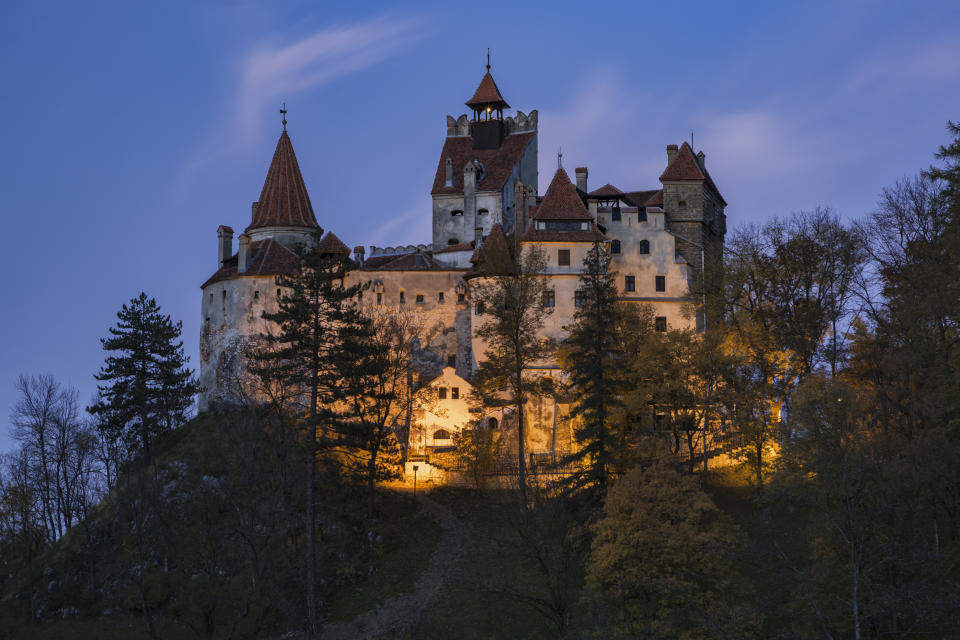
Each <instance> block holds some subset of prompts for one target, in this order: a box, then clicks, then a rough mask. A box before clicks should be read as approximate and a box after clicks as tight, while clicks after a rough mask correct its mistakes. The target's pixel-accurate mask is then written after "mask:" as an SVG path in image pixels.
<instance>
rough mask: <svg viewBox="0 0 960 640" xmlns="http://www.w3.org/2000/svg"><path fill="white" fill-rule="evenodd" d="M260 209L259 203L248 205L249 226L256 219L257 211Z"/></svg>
mask: <svg viewBox="0 0 960 640" xmlns="http://www.w3.org/2000/svg"><path fill="white" fill-rule="evenodd" d="M259 208H260V203H259V202H254V203H252V204H251V205H250V222H251V224H252V223H253V222H254V221H255V220H256V219H257V210H258V209H259Z"/></svg>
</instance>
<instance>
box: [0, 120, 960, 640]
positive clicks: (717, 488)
mask: <svg viewBox="0 0 960 640" xmlns="http://www.w3.org/2000/svg"><path fill="white" fill-rule="evenodd" d="M950 130H951V133H952V134H953V135H954V136H955V139H954V141H953V142H952V143H951V144H950V145H948V146H945V147H943V148H941V150H940V152H939V154H938V164H936V165H934V166H933V167H931V168H930V169H928V170H927V171H924V172H922V173H921V174H920V175H919V176H917V177H915V178H908V179H904V180H903V181H901V182H900V183H898V184H897V185H895V186H894V187H891V188H889V189H887V190H885V191H884V193H883V194H882V198H881V202H880V204H879V206H878V209H877V211H875V212H874V213H872V214H871V215H869V216H867V217H865V218H864V219H862V220H859V221H855V222H850V223H845V222H842V221H841V220H840V219H839V218H838V217H837V216H836V215H834V214H832V213H831V212H830V211H829V210H823V209H820V210H817V211H814V212H807V213H798V214H794V215H792V216H791V217H789V218H787V219H785V220H772V221H770V222H769V223H767V224H765V225H763V226H760V227H747V228H744V229H740V230H738V231H737V232H735V233H733V234H731V237H730V238H729V239H728V243H727V251H726V254H725V255H724V256H722V257H721V256H713V257H711V256H706V258H707V259H708V261H709V260H710V259H713V260H715V261H716V265H717V266H719V265H720V260H721V259H722V266H723V269H716V270H713V271H712V272H711V273H712V274H713V277H705V278H704V279H703V282H702V283H700V285H699V286H698V290H697V291H695V292H694V293H695V297H696V298H697V299H698V300H702V301H703V302H702V310H704V311H706V318H707V326H706V330H705V331H704V332H703V333H701V334H697V335H694V334H692V333H691V332H683V331H668V332H660V331H656V330H655V328H654V327H653V326H651V323H650V322H649V320H650V318H649V317H647V315H649V314H645V313H644V312H643V311H639V312H638V311H637V310H636V309H635V308H634V309H630V308H627V307H624V306H623V305H622V304H621V303H619V302H618V301H617V295H616V289H615V287H614V286H613V282H614V280H613V278H614V274H611V273H610V272H609V269H608V268H607V266H608V265H607V262H606V257H605V256H606V254H605V252H604V251H603V250H602V248H601V247H600V246H596V247H594V250H593V251H592V252H591V254H590V256H589V258H588V259H587V261H586V263H585V265H584V266H585V269H584V274H583V275H582V277H581V287H580V296H579V299H580V301H581V304H580V306H579V307H578V312H577V314H576V317H575V322H574V323H573V325H572V326H571V327H569V329H570V331H569V338H568V339H567V340H565V341H564V342H563V343H562V344H559V345H556V344H551V343H550V342H549V341H543V340H541V339H539V337H538V328H539V326H540V324H541V323H542V320H543V318H544V316H545V314H547V313H548V312H547V311H545V310H544V305H545V302H544V296H543V295H542V293H543V290H544V287H543V280H542V257H540V256H538V255H537V254H536V252H535V251H534V252H530V253H528V254H525V255H519V256H518V255H512V254H509V252H508V251H507V250H506V249H504V252H503V255H501V256H498V257H496V258H497V259H496V260H493V259H492V258H491V259H489V260H488V261H487V262H486V263H485V264H484V267H483V268H484V269H485V271H484V272H483V273H482V274H481V275H482V277H483V280H481V281H479V282H478V284H477V285H476V286H475V287H474V288H473V290H472V295H474V296H475V298H476V302H477V304H480V303H482V306H483V308H484V309H485V311H484V313H483V317H484V318H485V320H484V324H483V327H482V333H483V335H484V337H485V338H486V340H487V343H488V345H489V350H488V351H487V353H486V354H485V360H484V362H483V364H482V365H481V368H480V371H479V373H478V376H477V380H476V382H477V386H478V389H479V393H480V394H481V395H482V396H483V397H484V400H485V401H486V402H489V403H495V404H496V403H499V404H500V405H501V406H503V407H505V415H507V413H506V411H507V410H509V409H510V408H511V407H512V408H513V411H514V416H515V417H514V422H513V428H514V429H516V430H517V431H522V429H523V428H524V424H523V421H522V415H523V413H522V411H521V408H522V407H523V406H524V404H525V403H526V402H527V401H528V400H529V399H530V398H531V397H533V396H536V395H537V394H544V393H547V394H558V395H562V396H563V397H564V398H568V399H569V403H570V404H571V405H572V406H573V408H574V409H573V415H574V417H575V428H574V432H573V435H574V440H575V444H576V446H575V447H573V448H572V449H571V452H570V453H569V455H567V456H566V457H565V458H564V459H562V460H560V461H559V466H560V468H562V469H563V470H564V471H565V472H564V473H551V474H546V475H545V474H543V473H541V470H540V469H537V468H534V467H529V468H528V467H526V466H525V452H524V448H523V440H522V439H519V440H518V442H517V451H516V452H514V451H512V450H511V451H498V450H497V449H496V447H497V439H496V438H493V437H485V436H483V433H484V432H482V431H481V430H469V431H467V435H465V436H462V437H460V438H458V440H457V442H458V445H459V447H460V450H459V451H457V452H456V456H454V457H457V458H458V459H460V460H462V461H463V465H464V468H465V469H467V470H468V471H469V473H468V474H467V475H466V477H467V478H469V479H471V480H472V481H473V484H474V485H475V487H474V488H472V489H468V488H451V487H445V488H437V489H434V490H431V491H429V492H427V493H426V494H424V493H423V492H421V494H420V495H418V496H416V497H415V496H413V494H412V493H411V492H408V491H407V490H406V489H405V488H404V487H401V486H400V485H395V486H393V488H391V485H389V484H388V483H386V482H385V480H389V479H390V478H391V477H396V476H397V474H398V463H399V461H400V460H402V456H403V447H402V446H400V444H399V443H402V442H405V441H406V438H405V435H406V434H405V432H404V431H403V415H404V407H407V406H410V402H411V401H412V398H413V397H414V395H415V394H416V393H417V385H416V384H415V382H414V381H413V379H412V375H411V373H410V371H409V369H408V368H407V365H406V364H405V363H407V362H409V360H410V357H411V349H412V348H413V347H412V346H411V345H413V344H414V343H415V341H414V339H413V338H414V333H415V332H416V328H415V327H412V326H410V325H407V324H404V323H403V321H402V320H403V319H402V318H399V317H397V318H392V319H391V318H381V319H379V320H378V319H377V318H369V317H365V316H364V315H363V314H360V313H358V312H357V310H356V305H354V304H353V302H352V300H353V297H354V296H355V295H357V294H358V293H359V292H358V291H355V290H352V289H344V288H343V287H340V286H338V285H337V283H336V281H337V280H338V278H340V277H341V276H342V273H343V264H339V263H336V262H335V261H331V258H330V256H309V255H308V256H305V257H304V264H303V266H302V268H301V274H300V275H299V276H298V277H296V278H289V279H282V280H281V281H280V282H278V285H281V286H282V287H283V288H284V289H285V290H286V291H288V292H289V293H288V294H286V295H284V296H283V297H282V298H281V305H280V310H279V312H278V313H277V314H275V315H273V316H272V317H270V318H268V319H269V320H272V321H274V322H276V324H277V326H278V327H279V331H278V333H277V334H275V335H274V337H273V338H270V339H267V338H265V339H264V341H263V342H262V344H260V345H257V346H255V347H253V348H252V349H251V352H250V353H249V354H248V355H249V357H250V359H251V362H252V363H253V365H252V367H251V370H252V372H253V373H254V374H256V377H257V379H258V380H259V382H260V383H261V385H262V388H261V389H260V392H259V393H260V396H261V397H266V398H268V401H266V402H262V403H260V404H259V405H258V408H256V409H247V410H244V411H237V412H235V413H228V414H219V415H214V414H206V415H202V416H200V417H197V418H195V419H193V420H190V421H186V417H187V416H186V412H187V408H188V406H189V399H190V398H191V397H192V396H193V394H194V393H195V392H196V386H195V384H194V383H193V381H192V377H191V375H190V373H189V371H188V370H187V369H186V368H185V359H184V358H183V353H182V346H181V345H180V344H179V343H178V342H177V340H178V338H179V325H175V324H173V323H172V322H171V321H170V319H169V318H168V317H164V316H162V314H160V312H159V308H158V307H157V306H156V303H155V302H154V301H152V300H149V299H147V298H146V296H140V297H139V298H136V299H134V300H133V301H131V304H130V305H129V306H124V308H123V310H122V311H121V312H120V314H118V319H119V322H118V325H117V326H116V327H115V328H114V329H111V337H110V338H109V339H107V340H105V341H104V348H105V349H106V350H107V352H108V354H109V355H108V358H107V360H106V363H105V366H104V367H103V369H101V371H100V373H99V374H98V376H97V379H98V380H100V381H101V382H103V383H104V384H103V386H102V387H100V394H99V395H98V397H97V398H96V399H94V401H93V403H92V405H91V406H90V407H89V409H88V411H89V413H90V415H91V416H92V417H91V418H90V419H89V420H85V419H83V418H82V417H81V412H80V409H79V405H78V402H77V398H76V394H75V393H73V392H71V391H70V390H67V389H63V388H62V387H60V386H59V385H58V384H57V383H56V381H55V380H54V379H53V378H52V377H49V376H40V377H24V378H22V379H21V380H20V382H19V391H20V401H19V402H18V403H17V405H16V406H15V407H14V409H13V411H12V426H13V434H14V437H15V439H16V440H17V442H18V443H19V445H20V449H19V450H18V451H17V452H16V453H14V454H13V455H11V456H8V457H7V458H6V459H5V460H4V464H3V465H2V476H0V638H6V637H9V638H30V637H38V638H61V637H62V638H85V637H87V638H138V637H141V638H271V637H276V638H280V637H287V638H301V637H330V638H341V637H364V636H368V637H387V638H451V637H456V638H477V639H487V638H556V637H563V638H784V639H786V638H857V639H859V638H950V637H960V631H958V630H957V625H956V621H957V620H960V344H958V338H960V334H958V323H960V259H958V256H960V128H958V127H957V126H954V125H951V127H950ZM504 246H506V245H504ZM720 274H722V276H721V275H720ZM391 323H392V324H391ZM544 357H556V358H558V359H559V361H560V362H562V363H563V366H564V368H565V370H566V374H567V375H566V381H565V383H564V386H563V388H553V387H551V388H546V387H545V386H544V385H543V384H542V383H541V381H539V380H536V379H530V378H528V377H527V376H526V374H525V373H524V372H525V371H526V370H527V369H528V368H529V366H531V364H532V363H536V362H537V361H538V360H540V359H542V358H544ZM184 422H186V424H183V423H184ZM504 422H505V424H504V429H506V428H508V425H507V424H506V423H507V421H506V420H505V421H504ZM720 444H723V445H724V446H725V447H726V448H727V449H728V450H729V451H730V452H731V453H732V455H733V457H734V460H733V462H734V464H731V465H729V466H725V467H722V468H716V467H715V465H714V463H713V462H711V461H710V458H709V457H708V456H705V455H704V451H705V450H716V449H718V448H719V445H720ZM504 459H509V460H510V461H511V464H510V465H507V466H509V467H510V468H511V469H512V473H511V474H510V475H502V474H501V475H499V476H496V477H491V472H492V470H493V469H495V468H497V461H498V460H499V461H503V460H504Z"/></svg>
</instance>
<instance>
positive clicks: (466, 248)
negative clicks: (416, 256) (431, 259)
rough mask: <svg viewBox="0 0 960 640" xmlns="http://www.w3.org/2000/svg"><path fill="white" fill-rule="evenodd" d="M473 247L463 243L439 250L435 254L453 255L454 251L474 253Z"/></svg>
mask: <svg viewBox="0 0 960 640" xmlns="http://www.w3.org/2000/svg"><path fill="white" fill-rule="evenodd" d="M472 250H473V245H472V244H467V243H466V242H461V243H460V244H453V245H450V246H448V247H444V248H443V249H437V250H436V251H434V253H435V254H436V253H453V252H454V251H472Z"/></svg>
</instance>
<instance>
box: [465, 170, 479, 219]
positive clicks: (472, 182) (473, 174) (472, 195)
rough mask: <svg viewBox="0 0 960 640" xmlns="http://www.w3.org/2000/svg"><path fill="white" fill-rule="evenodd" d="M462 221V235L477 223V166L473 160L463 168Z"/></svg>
mask: <svg viewBox="0 0 960 640" xmlns="http://www.w3.org/2000/svg"><path fill="white" fill-rule="evenodd" d="M463 223H464V225H463V226H464V229H463V233H464V235H466V231H467V229H469V228H470V227H472V226H474V225H476V224H477V166H476V165H475V164H473V161H470V162H468V163H467V166H465V167H464V168H463ZM467 225H469V226H467Z"/></svg>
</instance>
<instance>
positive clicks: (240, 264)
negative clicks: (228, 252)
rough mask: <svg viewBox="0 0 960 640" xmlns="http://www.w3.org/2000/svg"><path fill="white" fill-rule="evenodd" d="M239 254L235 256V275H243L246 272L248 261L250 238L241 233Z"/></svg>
mask: <svg viewBox="0 0 960 640" xmlns="http://www.w3.org/2000/svg"><path fill="white" fill-rule="evenodd" d="M239 240H240V252H239V253H238V254H237V273H245V272H246V270H247V261H248V260H249V259H250V236H248V235H247V234H245V233H241V234H240V237H239Z"/></svg>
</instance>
